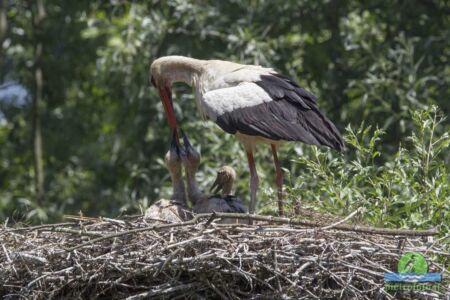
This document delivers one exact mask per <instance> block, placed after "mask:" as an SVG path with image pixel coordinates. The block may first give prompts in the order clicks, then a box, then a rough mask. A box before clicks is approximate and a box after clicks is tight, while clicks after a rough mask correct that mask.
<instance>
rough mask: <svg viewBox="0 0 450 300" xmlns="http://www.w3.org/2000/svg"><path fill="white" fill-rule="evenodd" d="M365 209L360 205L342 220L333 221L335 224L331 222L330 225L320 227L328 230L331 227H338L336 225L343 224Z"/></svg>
mask: <svg viewBox="0 0 450 300" xmlns="http://www.w3.org/2000/svg"><path fill="white" fill-rule="evenodd" d="M362 210H363V209H362V208H361V207H360V208H358V209H357V210H355V211H354V212H352V213H351V214H349V215H348V216H347V217H345V218H344V219H342V220H340V221H338V222H336V223H333V224H331V225H328V226H325V227H322V228H320V229H321V230H327V229H331V228H334V227H336V226H339V225H341V224H342V223H345V222H347V221H348V220H350V219H351V218H353V217H354V216H355V215H356V214H357V213H359V212H361V211H362Z"/></svg>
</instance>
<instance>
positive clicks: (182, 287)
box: [126, 283, 197, 300]
mask: <svg viewBox="0 0 450 300" xmlns="http://www.w3.org/2000/svg"><path fill="white" fill-rule="evenodd" d="M196 286H197V284H196V283H188V284H180V285H176V286H173V287H169V288H166V289H154V290H150V291H148V292H144V293H140V294H137V295H133V296H130V297H127V298H126V300H138V299H145V298H148V297H151V296H161V295H164V294H170V293H174V292H178V291H181V290H189V289H192V288H194V287H196Z"/></svg>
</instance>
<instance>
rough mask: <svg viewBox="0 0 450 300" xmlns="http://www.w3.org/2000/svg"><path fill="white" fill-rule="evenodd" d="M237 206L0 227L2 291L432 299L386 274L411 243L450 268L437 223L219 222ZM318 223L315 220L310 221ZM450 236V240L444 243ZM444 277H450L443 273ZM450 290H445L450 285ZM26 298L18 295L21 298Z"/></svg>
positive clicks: (14, 294)
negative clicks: (432, 226) (182, 217)
mask: <svg viewBox="0 0 450 300" xmlns="http://www.w3.org/2000/svg"><path fill="white" fill-rule="evenodd" d="M224 216H228V217H236V214H223V213H213V214H209V215H197V216H196V217H195V218H194V219H193V220H190V221H188V222H184V223H178V224H164V223H150V222H148V221H146V220H144V219H143V218H142V217H133V218H131V217H130V218H124V219H120V220H116V219H108V218H86V217H77V218H75V217H74V218H72V220H73V221H72V222H67V223H60V224H48V225H40V226H35V227H16V228H8V227H3V228H1V229H0V280H1V281H2V282H1V284H0V295H2V296H3V297H4V298H5V299H16V298H34V299H52V298H53V299H55V298H56V299H60V298H66V299H69V298H70V299H72V298H77V299H91V298H100V299H102V298H104V299H153V298H158V299H160V298H167V299H169V298H170V299H177V298H178V299H181V298H183V299H184V298H188V299H189V298H192V299H210V298H212V299H217V298H223V299H241V298H245V299H250V298H253V299H273V298H280V299H281V298H282V299H284V298H287V299H288V298H292V299H300V298H304V299H336V298H344V299H394V298H395V299H398V298H416V299H435V298H441V297H442V298H443V297H444V295H445V293H446V291H445V289H447V288H448V286H449V285H448V281H444V282H442V283H441V285H442V288H443V289H444V290H441V291H403V292H395V293H394V292H386V291H385V290H384V288H383V276H384V273H385V272H391V271H395V270H396V265H397V262H398V259H399V257H400V255H401V254H402V253H404V252H406V251H417V252H420V253H423V254H424V255H425V257H426V258H427V260H428V263H429V265H430V272H441V273H442V274H443V275H444V277H445V276H448V275H449V273H448V270H446V266H447V267H448V263H449V259H450V255H449V254H448V249H445V247H447V244H445V242H446V241H445V239H442V238H441V239H436V240H433V241H431V239H430V236H431V235H433V234H435V232H434V231H427V232H418V231H415V232H414V231H394V230H384V229H379V230H378V229H374V228H367V227H361V226H353V225H347V224H345V223H344V221H346V220H347V219H349V217H351V216H349V217H348V218H346V219H345V220H342V221H339V222H336V223H334V224H331V225H328V226H323V225H320V224H311V222H307V221H300V220H291V219H286V218H275V217H267V216H266V217H265V216H253V215H240V216H237V217H238V218H240V219H248V220H253V223H254V225H245V224H241V223H239V224H238V223H236V224H217V223H215V222H214V220H215V219H218V218H223V217H224ZM313 225H315V226H314V227H311V226H313ZM447 242H448V241H447ZM447 278H448V277H447ZM447 292H448V291H447ZM20 296H21V297H20Z"/></svg>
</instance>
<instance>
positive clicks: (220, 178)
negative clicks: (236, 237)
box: [210, 166, 236, 196]
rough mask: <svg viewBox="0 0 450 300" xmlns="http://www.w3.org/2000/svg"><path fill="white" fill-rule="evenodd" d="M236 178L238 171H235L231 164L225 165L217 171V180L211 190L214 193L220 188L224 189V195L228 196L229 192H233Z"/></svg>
mask: <svg viewBox="0 0 450 300" xmlns="http://www.w3.org/2000/svg"><path fill="white" fill-rule="evenodd" d="M235 179H236V172H235V171H234V169H233V168H232V167H230V166H223V167H222V168H220V169H219V171H218V172H217V177H216V180H215V181H214V183H213V185H212V186H211V189H210V191H211V192H212V193H214V194H217V193H218V192H219V191H220V190H222V194H224V196H228V195H229V194H231V190H232V188H233V183H234V180H235Z"/></svg>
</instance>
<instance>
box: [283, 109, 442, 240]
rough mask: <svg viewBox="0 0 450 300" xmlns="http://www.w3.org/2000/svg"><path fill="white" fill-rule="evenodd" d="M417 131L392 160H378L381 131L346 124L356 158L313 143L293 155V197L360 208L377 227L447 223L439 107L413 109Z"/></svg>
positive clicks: (329, 207)
mask: <svg viewBox="0 0 450 300" xmlns="http://www.w3.org/2000/svg"><path fill="white" fill-rule="evenodd" d="M411 114H412V118H413V121H414V125H415V131H414V132H413V133H412V134H411V136H409V137H408V138H407V142H406V143H405V145H402V146H400V147H399V149H398V151H397V152H396V153H395V155H394V156H393V157H392V159H391V160H389V161H387V162H385V163H382V164H379V163H377V162H376V161H377V158H379V157H380V155H381V153H380V151H378V150H377V145H379V144H380V143H381V142H382V140H383V135H385V132H384V131H383V130H381V129H376V130H374V131H372V130H371V127H370V126H364V124H362V125H361V126H360V127H359V128H358V129H357V130H354V129H352V128H351V127H350V126H349V127H347V130H346V131H347V134H346V142H347V145H349V151H351V152H353V153H354V154H355V157H353V158H348V157H346V156H343V155H341V156H338V155H332V154H331V153H330V152H328V151H324V150H322V149H319V148H317V147H313V149H312V151H311V155H308V156H301V157H299V158H297V159H294V163H295V164H299V165H300V166H301V168H302V169H303V170H304V172H302V173H301V174H300V175H299V176H298V177H297V178H295V179H294V180H293V185H292V186H291V188H290V190H289V197H290V199H291V201H294V200H298V199H301V201H303V202H304V203H306V204H308V205H310V206H312V207H318V208H320V209H321V210H324V211H333V212H336V213H339V214H342V215H344V214H349V213H350V212H351V211H354V210H356V209H357V208H358V207H364V208H365V210H364V214H363V219H364V220H366V221H368V222H370V223H372V224H374V225H376V226H381V227H394V228H430V227H439V229H440V231H441V233H442V234H445V233H446V232H448V231H449V229H450V227H449V224H450V185H449V180H450V170H449V169H448V167H447V166H446V164H445V162H444V161H443V160H442V159H440V158H439V154H440V153H443V152H444V151H446V150H448V148H449V145H450V136H449V133H448V132H445V133H444V134H442V135H438V134H437V132H438V128H439V127H441V126H442V124H443V122H444V120H445V119H444V118H443V117H442V116H440V115H439V112H438V110H437V107H435V106H433V107H431V108H429V109H426V110H420V111H414V112H411Z"/></svg>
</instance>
